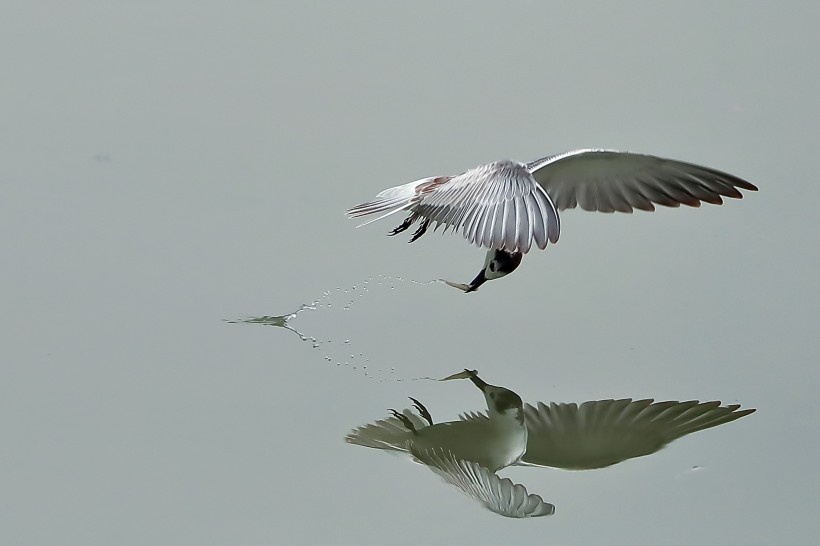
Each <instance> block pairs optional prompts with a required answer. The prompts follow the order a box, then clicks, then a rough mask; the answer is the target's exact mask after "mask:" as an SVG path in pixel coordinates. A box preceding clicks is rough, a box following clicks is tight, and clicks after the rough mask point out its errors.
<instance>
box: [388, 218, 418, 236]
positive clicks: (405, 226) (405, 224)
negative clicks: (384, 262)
mask: <svg viewBox="0 0 820 546" xmlns="http://www.w3.org/2000/svg"><path fill="white" fill-rule="evenodd" d="M415 221H416V217H415V215H413V214H411V215H410V216H408V217H407V218H405V219H404V222H402V223H401V224H400V225H399V227H397V228H395V229H393V230H391V231H390V232H389V233H388V235H389V236H391V237H392V236H393V235H398V234H399V233H401V232H402V231H405V230H406V229H408V228H409V227H410V226H412V225H413V222H415Z"/></svg>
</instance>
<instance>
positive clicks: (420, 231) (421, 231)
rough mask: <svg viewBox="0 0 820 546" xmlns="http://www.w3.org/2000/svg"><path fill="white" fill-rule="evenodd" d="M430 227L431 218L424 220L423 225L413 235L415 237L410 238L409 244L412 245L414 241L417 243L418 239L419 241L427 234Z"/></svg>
mask: <svg viewBox="0 0 820 546" xmlns="http://www.w3.org/2000/svg"><path fill="white" fill-rule="evenodd" d="M429 225H430V219H429V218H425V219H424V220H422V221H421V224H420V225H419V229H417V230H416V232H415V233H414V234H413V236H412V237H410V240H409V241H408V243H412V242H413V241H415V240H416V239H418V238H419V237H421V236H422V235H424V234H425V233H426V232H427V226H429Z"/></svg>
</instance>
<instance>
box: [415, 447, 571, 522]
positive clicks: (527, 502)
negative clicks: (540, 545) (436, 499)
mask: <svg viewBox="0 0 820 546" xmlns="http://www.w3.org/2000/svg"><path fill="white" fill-rule="evenodd" d="M409 446H410V452H411V453H412V454H413V456H414V457H415V458H416V459H417V460H418V461H419V462H421V463H424V464H425V465H427V466H428V467H430V469H431V470H433V472H435V473H436V474H438V475H439V476H440V477H441V478H443V479H444V481H446V482H447V483H449V484H450V485H454V486H455V487H457V488H458V489H460V490H461V491H462V492H463V493H464V494H466V495H467V496H469V497H472V498H473V499H475V500H477V501H478V502H480V503H481V504H482V505H484V507H485V508H487V509H488V510H490V511H492V512H495V513H496V514H500V515H502V516H505V517H508V518H534V517H538V516H548V515H550V514H552V513H554V512H555V506H553V505H552V504H550V503H548V502H544V499H542V498H541V497H540V496H539V495H535V494H530V493H528V492H527V489H526V488H525V487H524V486H523V485H520V484H516V483H513V482H512V481H511V480H510V479H509V478H499V477H498V475H497V474H495V473H494V472H490V471H489V470H488V469H486V468H484V467H483V466H480V465H478V464H476V463H474V462H471V461H464V460H460V459H456V458H455V457H454V456H453V454H452V453H450V452H449V451H446V450H444V449H441V448H436V449H421V448H419V447H418V446H416V445H414V444H413V443H412V441H411V442H410V443H409Z"/></svg>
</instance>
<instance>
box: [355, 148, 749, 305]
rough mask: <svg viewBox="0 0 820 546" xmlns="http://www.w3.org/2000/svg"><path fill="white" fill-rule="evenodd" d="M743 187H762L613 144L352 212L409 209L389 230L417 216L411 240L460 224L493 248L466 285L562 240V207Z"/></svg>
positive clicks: (429, 182) (420, 186)
mask: <svg viewBox="0 0 820 546" xmlns="http://www.w3.org/2000/svg"><path fill="white" fill-rule="evenodd" d="M737 188H742V189H745V190H750V191H756V190H757V188H756V187H755V186H754V185H752V184H750V183H749V182H746V181H745V180H742V179H740V178H737V177H736V176H733V175H731V174H727V173H724V172H721V171H717V170H714V169H711V168H709V167H701V166H698V165H693V164H691V163H683V162H681V161H675V160H671V159H663V158H660V157H655V156H651V155H643V154H635V153H630V152H618V151H614V150H575V151H571V152H566V153H563V154H558V155H553V156H549V157H545V158H542V159H538V160H536V161H532V162H530V163H518V162H515V161H497V162H495V163H490V164H489V165H481V166H479V167H476V168H474V169H470V170H468V171H466V172H464V173H462V174H460V175H457V176H435V177H430V178H423V179H421V180H416V181H414V182H410V183H408V184H404V185H401V186H396V187H393V188H389V189H386V190H384V191H383V192H381V193H379V194H378V195H377V196H376V199H374V200H373V201H369V202H367V203H362V204H360V205H356V206H355V207H352V208H350V209H348V211H347V214H348V215H349V216H350V217H359V216H367V215H370V214H381V215H380V216H379V217H377V218H376V219H374V220H370V221H368V222H366V223H365V224H362V225H366V224H369V223H370V222H374V221H376V220H379V219H381V218H384V217H386V216H390V215H391V214H393V213H396V212H399V211H402V210H404V211H408V212H410V215H409V216H408V217H407V218H406V219H405V220H404V222H402V223H401V225H399V226H398V227H397V228H395V229H394V230H393V231H391V232H390V235H396V234H398V233H401V232H402V231H404V230H406V229H408V228H409V227H410V226H411V225H413V223H415V222H416V221H420V222H421V223H420V225H419V228H418V229H417V230H416V232H415V233H414V234H413V236H412V237H411V239H410V242H413V241H415V240H416V239H418V238H419V237H421V236H422V235H424V233H425V232H426V231H427V228H428V227H429V225H430V222H435V227H436V229H438V227H439V226H440V225H444V226H445V231H446V229H447V228H450V227H451V228H453V230H460V231H461V233H462V235H463V236H464V238H466V239H467V240H468V241H470V242H471V243H473V244H475V245H477V246H479V247H484V248H487V249H489V250H488V252H487V257H486V260H485V263H484V267H483V268H482V270H481V271H480V272H479V274H478V275H477V276H476V278H475V279H473V281H472V282H471V283H470V284H469V285H466V284H459V283H450V282H448V284H450V285H451V286H455V287H456V288H460V289H462V290H464V291H465V292H472V291H474V290H476V289H478V287H479V286H481V285H482V284H483V283H484V282H486V281H488V280H492V279H497V278H500V277H503V276H505V275H508V274H509V273H512V272H513V271H514V270H515V269H516V268H517V267H518V265H519V264H520V263H521V258H522V257H523V255H524V254H526V253H527V252H528V251H529V250H530V248H531V247H532V245H533V243H534V244H535V246H537V247H538V248H540V249H542V250H543V249H544V248H546V246H547V244H548V243H555V242H557V241H558V235H559V233H560V222H559V219H558V211H559V210H565V209H571V208H575V207H576V206H580V207H581V208H582V209H584V210H590V211H600V212H616V211H617V212H632V211H633V210H634V209H640V210H650V211H651V210H655V205H663V206H667V207H678V206H680V205H689V206H692V207H698V206H700V204H701V202H704V201H705V202H707V203H713V204H716V205H719V204H721V203H723V197H732V198H737V199H740V198H741V197H742V195H741V193H740V192H739V191H738V189H737Z"/></svg>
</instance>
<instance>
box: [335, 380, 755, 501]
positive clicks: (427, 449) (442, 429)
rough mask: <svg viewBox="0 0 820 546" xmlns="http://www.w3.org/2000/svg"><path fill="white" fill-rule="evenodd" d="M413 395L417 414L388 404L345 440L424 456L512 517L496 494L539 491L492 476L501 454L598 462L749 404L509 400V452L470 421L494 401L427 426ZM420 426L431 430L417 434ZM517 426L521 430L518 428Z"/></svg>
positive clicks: (483, 420)
mask: <svg viewBox="0 0 820 546" xmlns="http://www.w3.org/2000/svg"><path fill="white" fill-rule="evenodd" d="M463 377H468V378H470V379H471V380H473V382H474V383H476V385H479V383H478V382H481V383H483V381H481V380H480V379H479V378H478V376H477V374H476V373H475V372H473V371H468V370H465V371H464V372H462V373H460V374H456V375H454V376H450V377H449V378H448V379H456V378H463ZM479 386H480V385H479ZM493 388H494V389H501V387H493ZM503 391H506V392H509V393H510V394H511V395H514V397H515V399H518V400H519V402H518V403H519V404H520V398H518V395H516V394H515V393H513V392H512V391H509V390H507V389H503ZM485 398H487V406H488V408H492V407H493V403H494V402H493V399H492V398H491V397H489V395H488V394H487V391H485ZM507 399H509V400H512V399H513V398H511V397H509V398H507ZM413 401H414V403H415V406H416V409H417V410H418V411H419V412H420V413H421V415H422V416H423V417H424V419H421V418H419V417H418V416H417V415H415V414H414V413H412V412H411V411H410V410H404V412H402V413H398V412H395V411H393V417H391V418H388V419H384V420H378V421H376V422H375V423H373V424H369V425H365V426H363V427H359V428H357V429H355V430H353V431H352V432H351V433H350V434H348V435H347V437H346V441H347V442H349V443H352V444H357V445H362V446H365V447H373V448H377V449H383V450H392V451H402V452H410V453H411V454H412V455H413V456H414V457H415V458H416V460H418V461H420V462H422V463H424V464H427V465H428V466H430V468H432V469H433V470H435V471H436V472H437V473H438V474H439V475H441V476H442V477H444V479H445V480H446V481H448V482H449V483H451V484H453V485H456V486H457V487H459V488H460V489H461V490H462V491H464V492H465V493H467V494H468V495H471V496H473V497H474V498H477V499H478V500H480V501H482V502H484V503H485V506H487V507H488V508H490V509H491V510H493V511H494V512H498V513H501V514H503V515H507V516H512V517H526V516H527V515H534V514H523V515H522V513H521V512H514V511H512V510H510V509H509V505H508V504H505V503H504V502H503V499H504V495H505V494H507V495H509V494H510V493H509V492H510V491H513V490H515V488H521V489H520V490H519V491H520V494H519V497H518V499H519V502H522V501H521V499H523V498H525V497H529V498H533V497H534V498H535V499H537V500H540V497H538V496H537V495H527V494H526V490H525V489H523V487H522V486H519V485H513V484H512V482H510V481H509V480H507V479H504V480H502V479H500V478H498V476H497V475H495V474H494V472H495V471H497V470H498V469H500V468H502V467H503V466H506V465H503V466H498V464H499V463H501V462H504V461H511V462H509V463H507V464H515V465H524V466H546V467H554V468H563V469H570V470H586V469H593V468H602V467H605V466H610V465H613V464H615V463H618V462H621V461H624V460H627V459H631V458H634V457H640V456H643V455H649V454H651V453H654V452H656V451H658V450H659V449H661V448H662V447H663V446H665V445H666V444H668V443H669V442H671V441H673V440H676V439H677V438H680V437H682V436H685V435H687V434H690V433H692V432H697V431H699V430H704V429H707V428H710V427H714V426H717V425H722V424H724V423H729V422H731V421H734V420H735V419H739V418H740V417H743V416H744V415H748V414H750V413H752V412H754V411H755V410H754V409H744V410H741V409H739V408H740V406H739V405H736V404H732V405H728V406H721V404H720V402H698V401H694V400H693V401H688V402H673V401H669V402H654V401H653V400H635V401H633V400H631V399H623V400H598V401H591V402H584V403H583V404H580V405H576V404H556V403H552V404H550V405H545V404H543V403H540V402H539V403H538V405H537V406H532V405H530V404H521V405H520V408H521V412H520V414H519V412H518V410H517V408H518V407H519V406H518V405H517V404H516V406H515V407H516V410H515V411H512V410H511V409H510V410H507V411H505V412H503V414H502V415H507V416H509V417H513V416H514V417H515V418H516V419H517V418H518V415H521V416H522V417H523V421H524V425H525V429H526V433H525V434H524V436H525V437H526V449H525V451H524V452H523V453H522V454H520V455H517V454H518V449H519V448H518V447H514V448H513V447H511V446H513V445H514V444H515V442H514V441H512V440H510V441H509V442H508V443H507V442H504V441H495V442H488V443H486V444H484V443H482V442H481V441H477V439H478V438H480V437H481V436H482V435H483V434H485V432H483V430H489V428H487V429H481V428H479V427H477V424H485V426H486V427H490V426H491V423H492V422H493V421H494V420H495V419H497V415H498V413H499V412H498V410H497V409H496V410H493V409H490V410H489V411H488V413H487V414H486V415H485V414H483V413H475V412H471V413H467V414H463V415H462V416H461V421H456V422H452V423H441V424H437V425H432V426H430V424H432V418H431V417H430V414H429V412H427V410H426V409H425V408H424V406H422V405H421V404H420V403H419V402H418V401H416V400H415V399H414V400H413ZM509 407H510V408H511V407H512V406H509ZM496 408H498V406H496ZM514 422H517V421H512V420H510V419H507V420H506V421H500V423H506V426H509V427H511V428H512V429H514V428H515V427H514V426H513V423H514ZM428 423H429V424H428ZM433 429H436V432H434V433H433ZM425 430H429V431H431V433H430V434H428V435H425V434H424V431H425ZM448 430H456V431H463V432H461V433H460V436H459V435H452V436H450V435H448V434H447V431H448ZM414 431H415V432H414ZM468 431H473V432H468ZM517 434H518V435H521V434H522V433H521V432H520V431H518V432H517ZM519 437H520V436H519ZM460 438H463V439H460ZM468 440H469V441H468ZM462 442H465V443H463V444H462ZM476 446H480V447H476ZM496 446H501V448H500V453H499V454H497V455H494V456H490V455H489V454H488V451H489V450H492V449H496ZM456 450H457V451H456ZM448 453H449V454H450V455H449V456H448ZM516 455H517V457H516ZM488 465H491V466H493V467H495V468H490V467H489V466H488ZM480 468H484V470H483V472H484V473H479V471H478V469H480ZM468 469H469V470H468ZM500 482H503V483H504V484H506V485H505V487H503V488H500V490H501V491H505V493H504V494H501V493H497V492H496V491H498V490H499V487H498V484H499V483H500ZM499 499H502V500H499ZM533 502H535V501H533ZM541 502H543V501H541ZM544 504H545V505H546V503H544ZM548 506H551V505H548ZM549 513H552V511H551V510H550V511H549ZM541 515H543V514H541Z"/></svg>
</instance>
